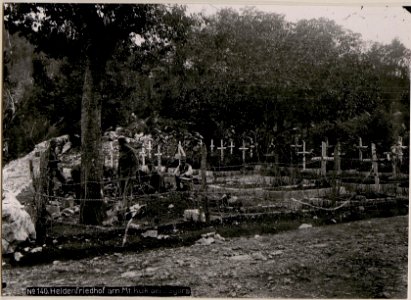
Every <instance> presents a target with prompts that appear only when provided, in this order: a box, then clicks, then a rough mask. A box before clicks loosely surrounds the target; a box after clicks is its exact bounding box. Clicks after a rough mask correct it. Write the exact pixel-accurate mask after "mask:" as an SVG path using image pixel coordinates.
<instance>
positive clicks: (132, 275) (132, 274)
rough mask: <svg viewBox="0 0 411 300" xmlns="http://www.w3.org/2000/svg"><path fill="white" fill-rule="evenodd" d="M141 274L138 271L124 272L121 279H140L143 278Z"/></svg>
mask: <svg viewBox="0 0 411 300" xmlns="http://www.w3.org/2000/svg"><path fill="white" fill-rule="evenodd" d="M141 275H142V274H141V272H137V271H128V272H124V273H122V274H121V275H120V277H121V278H139V277H141Z"/></svg>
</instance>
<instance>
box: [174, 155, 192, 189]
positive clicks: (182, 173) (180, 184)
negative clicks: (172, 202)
mask: <svg viewBox="0 0 411 300" xmlns="http://www.w3.org/2000/svg"><path fill="white" fill-rule="evenodd" d="M174 176H175V179H176V186H177V188H176V191H188V190H190V186H191V182H192V180H193V168H192V167H191V165H190V164H188V163H186V158H185V157H184V156H183V157H181V159H180V163H179V164H178V167H177V168H176V169H175V170H174Z"/></svg>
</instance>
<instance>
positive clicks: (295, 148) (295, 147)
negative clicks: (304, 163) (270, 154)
mask: <svg viewBox="0 0 411 300" xmlns="http://www.w3.org/2000/svg"><path fill="white" fill-rule="evenodd" d="M302 146H303V145H298V139H296V140H295V144H294V145H291V146H290V147H291V148H294V150H296V151H298V148H300V147H302Z"/></svg>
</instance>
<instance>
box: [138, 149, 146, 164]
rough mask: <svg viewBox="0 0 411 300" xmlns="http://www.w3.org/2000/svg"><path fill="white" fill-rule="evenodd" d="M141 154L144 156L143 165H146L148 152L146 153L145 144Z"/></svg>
mask: <svg viewBox="0 0 411 300" xmlns="http://www.w3.org/2000/svg"><path fill="white" fill-rule="evenodd" d="M139 154H140V155H141V157H142V161H143V166H145V165H146V156H147V154H146V148H144V146H143V149H142V150H141V152H139Z"/></svg>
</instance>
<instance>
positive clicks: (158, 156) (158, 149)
mask: <svg viewBox="0 0 411 300" xmlns="http://www.w3.org/2000/svg"><path fill="white" fill-rule="evenodd" d="M160 148H161V146H160V145H158V146H157V153H155V154H154V155H155V156H157V166H158V169H159V170H160V168H161V155H163V153H161V151H160Z"/></svg>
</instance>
